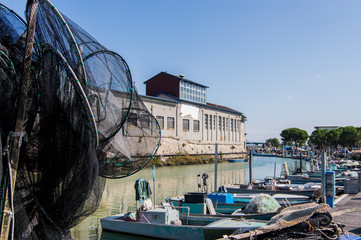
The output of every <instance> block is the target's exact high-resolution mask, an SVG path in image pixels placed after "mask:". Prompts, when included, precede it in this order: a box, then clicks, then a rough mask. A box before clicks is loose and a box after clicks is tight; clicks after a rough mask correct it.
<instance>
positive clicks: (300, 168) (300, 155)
mask: <svg viewBox="0 0 361 240" xmlns="http://www.w3.org/2000/svg"><path fill="white" fill-rule="evenodd" d="M300 173H301V174H302V155H301V153H300Z"/></svg>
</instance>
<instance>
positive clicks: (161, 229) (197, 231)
mask: <svg viewBox="0 0 361 240" xmlns="http://www.w3.org/2000/svg"><path fill="white" fill-rule="evenodd" d="M123 216H124V215H116V216H110V217H106V218H102V219H100V222H101V225H102V228H103V230H104V231H112V232H119V233H126V234H132V235H139V236H145V237H152V238H159V239H216V238H221V237H222V236H223V235H224V234H232V233H233V232H234V231H235V230H238V229H244V230H245V231H246V230H252V229H256V228H259V227H261V226H263V225H265V224H266V222H257V221H249V222H248V221H244V220H242V221H237V220H233V221H230V219H223V220H220V221H217V222H213V223H211V224H208V225H206V226H191V225H168V224H152V223H141V222H127V221H124V220H122V219H120V218H122V217H123Z"/></svg>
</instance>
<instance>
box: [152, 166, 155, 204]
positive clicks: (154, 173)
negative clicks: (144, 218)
mask: <svg viewBox="0 0 361 240" xmlns="http://www.w3.org/2000/svg"><path fill="white" fill-rule="evenodd" d="M152 175H153V209H155V165H153V173H152Z"/></svg>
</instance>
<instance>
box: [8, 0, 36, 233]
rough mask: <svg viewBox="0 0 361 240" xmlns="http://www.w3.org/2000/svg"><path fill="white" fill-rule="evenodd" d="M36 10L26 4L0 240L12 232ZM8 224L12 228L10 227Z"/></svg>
mask: <svg viewBox="0 0 361 240" xmlns="http://www.w3.org/2000/svg"><path fill="white" fill-rule="evenodd" d="M37 8H38V1H37V0H32V1H31V0H30V1H29V2H28V9H29V11H28V12H29V19H28V21H27V22H28V26H27V32H26V42H25V52H24V58H23V71H22V75H21V82H20V85H19V86H20V89H19V97H18V99H17V101H18V107H17V118H16V122H15V131H14V132H15V136H14V137H13V142H12V146H13V147H12V149H11V152H10V163H9V165H10V169H9V173H10V177H9V181H10V182H9V187H10V188H9V189H10V191H9V190H7V191H6V195H5V206H4V211H3V215H2V216H1V218H2V221H1V239H2V240H7V239H8V238H9V232H10V229H12V231H14V229H13V228H14V226H15V225H14V214H15V213H14V212H13V204H12V202H13V197H14V189H15V180H16V173H17V169H18V161H19V154H20V147H19V146H18V144H19V139H20V135H19V133H20V132H22V131H23V127H24V121H25V110H26V99H27V93H28V91H29V86H30V73H31V71H30V67H31V56H32V53H33V44H34V36H35V27H36V13H37ZM10 223H11V225H12V226H10Z"/></svg>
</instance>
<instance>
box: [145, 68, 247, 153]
mask: <svg viewBox="0 0 361 240" xmlns="http://www.w3.org/2000/svg"><path fill="white" fill-rule="evenodd" d="M144 83H145V84H146V94H147V95H146V96H142V100H143V102H144V104H145V105H146V107H147V108H148V110H149V111H150V112H151V113H152V114H153V115H154V116H155V117H156V118H157V120H158V122H159V124H160V127H161V130H162V141H161V147H160V149H159V150H158V154H160V155H162V154H176V153H190V154H197V153H198V154H202V153H214V145H215V143H218V148H219V151H220V152H222V153H231V152H244V151H245V149H246V134H245V121H246V117H245V115H244V114H243V113H241V112H238V111H236V110H233V109H230V108H227V107H225V106H220V105H216V104H211V103H207V102H206V98H207V95H206V90H207V88H208V87H207V86H204V85H202V84H199V83H196V82H193V81H191V80H188V79H185V78H184V76H183V75H180V76H175V75H172V74H169V73H166V72H161V73H159V74H157V75H156V76H154V77H152V78H151V79H149V80H147V81H146V82H144Z"/></svg>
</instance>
